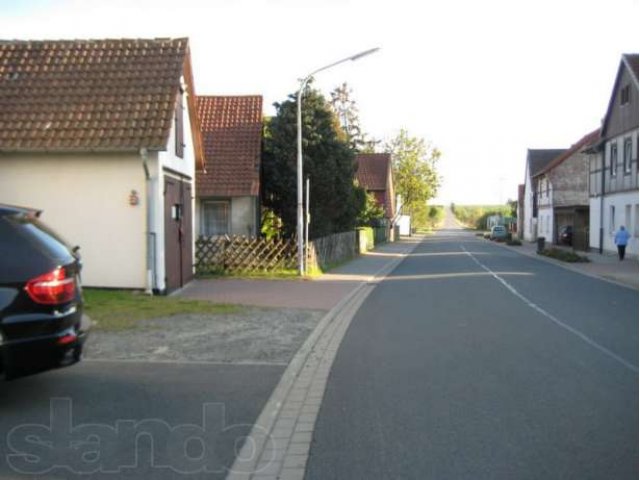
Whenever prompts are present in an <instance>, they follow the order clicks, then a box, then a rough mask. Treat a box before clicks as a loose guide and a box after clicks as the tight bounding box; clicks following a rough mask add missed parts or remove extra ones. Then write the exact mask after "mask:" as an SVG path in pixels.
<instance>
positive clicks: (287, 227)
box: [262, 87, 364, 238]
mask: <svg viewBox="0 0 640 480" xmlns="http://www.w3.org/2000/svg"><path fill="white" fill-rule="evenodd" d="M296 101H297V100H296V94H291V95H290V96H289V98H288V99H287V100H286V101H284V102H282V103H276V104H274V106H275V107H276V115H275V117H273V118H271V119H270V120H269V121H268V122H267V123H266V124H265V129H266V130H267V131H266V132H265V142H264V155H263V172H262V174H263V182H262V184H263V203H264V206H265V207H267V208H269V209H271V210H273V212H274V213H275V214H276V215H277V216H278V217H279V218H280V219H282V223H283V230H284V232H283V233H284V234H285V235H286V236H290V235H293V234H294V233H295V231H296V212H297V193H296V192H297V190H296V189H297V182H296V178H297V172H296V168H297V166H296V158H297V150H296V133H297V126H296V125H297V121H296V111H297V105H296ZM302 151H303V171H304V176H305V177H309V178H310V183H311V191H310V197H311V199H310V214H311V224H310V226H309V236H310V237H312V238H316V237H321V236H324V235H329V234H331V233H336V232H342V231H346V230H350V229H352V228H354V227H355V224H356V218H357V216H358V214H359V213H360V211H361V210H362V209H363V208H364V202H363V200H362V198H361V196H358V194H357V191H358V187H356V185H355V184H354V180H353V179H354V174H355V169H356V164H355V154H354V152H353V150H352V149H351V148H350V146H349V144H348V141H347V136H346V134H345V132H344V131H343V129H342V128H341V127H340V124H339V122H338V119H337V117H336V116H335V114H334V112H333V111H332V110H331V108H330V107H329V105H328V103H327V102H326V100H325V98H324V97H323V96H322V95H321V94H320V93H319V92H318V91H317V90H314V89H312V88H310V87H307V89H306V90H305V92H304V95H303V102H302Z"/></svg>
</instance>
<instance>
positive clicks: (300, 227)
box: [296, 48, 380, 276]
mask: <svg viewBox="0 0 640 480" xmlns="http://www.w3.org/2000/svg"><path fill="white" fill-rule="evenodd" d="M378 50H380V49H379V48H371V49H369V50H365V51H363V52H360V53H356V54H355V55H352V56H350V57H347V58H343V59H342V60H338V61H337V62H333V63H330V64H329V65H325V66H324V67H321V68H318V69H317V70H314V71H313V72H311V73H310V74H309V75H307V76H306V77H304V78H303V79H302V80H300V89H299V90H298V161H297V176H298V215H297V217H298V225H297V228H296V234H297V236H298V275H300V276H302V275H304V271H305V268H304V238H303V232H304V221H303V211H302V196H303V195H302V92H304V89H305V87H306V86H307V83H309V80H311V78H312V77H313V76H314V75H315V74H316V73H319V72H322V71H323V70H328V69H330V68H332V67H335V66H336V65H340V64H341V63H345V62H348V61H349V60H351V61H355V60H359V59H361V58H362V57H366V56H367V55H371V54H372V53H375V52H377V51H378Z"/></svg>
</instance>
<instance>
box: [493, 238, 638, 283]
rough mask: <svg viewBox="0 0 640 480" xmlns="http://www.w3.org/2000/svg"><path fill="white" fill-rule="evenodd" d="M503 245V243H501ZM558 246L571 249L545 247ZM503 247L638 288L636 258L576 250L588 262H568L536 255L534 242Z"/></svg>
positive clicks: (548, 246)
mask: <svg viewBox="0 0 640 480" xmlns="http://www.w3.org/2000/svg"><path fill="white" fill-rule="evenodd" d="M501 245H503V244H501ZM550 247H553V248H559V249H562V250H567V251H571V248H570V247H564V246H559V245H548V244H547V248H550ZM505 248H510V249H513V250H514V251H517V252H520V253H523V254H525V255H529V256H532V257H536V258H539V259H541V260H545V261H548V262H551V263H555V264H557V265H561V266H563V267H565V268H568V269H570V270H573V271H576V272H580V273H583V274H585V275H590V276H592V277H598V278H602V279H605V280H609V281H613V282H616V283H619V284H621V285H624V286H627V287H631V288H635V289H636V290H637V289H638V259H637V258H629V257H627V258H625V259H624V260H623V261H620V260H618V256H617V254H611V253H604V254H602V255H601V254H599V253H597V252H580V251H576V253H577V254H578V255H584V256H586V257H588V258H589V262H588V263H568V262H563V261H561V260H556V259H553V258H549V257H546V256H544V255H538V254H537V253H536V249H537V245H536V243H530V242H523V243H522V246H519V247H516V246H514V247H510V246H506V245H505Z"/></svg>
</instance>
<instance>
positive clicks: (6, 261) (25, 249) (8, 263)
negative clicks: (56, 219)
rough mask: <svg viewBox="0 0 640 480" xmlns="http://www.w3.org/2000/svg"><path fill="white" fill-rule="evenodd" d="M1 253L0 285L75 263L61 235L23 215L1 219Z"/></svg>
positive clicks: (0, 217) (27, 215)
mask: <svg viewBox="0 0 640 480" xmlns="http://www.w3.org/2000/svg"><path fill="white" fill-rule="evenodd" d="M0 252H1V253H0V282H9V281H19V280H22V279H23V278H22V277H23V276H25V275H33V274H37V273H38V272H39V271H40V270H42V269H46V268H49V267H50V266H55V265H67V264H69V263H71V262H73V261H74V260H75V259H74V257H73V256H72V254H71V251H70V248H69V246H68V245H67V244H66V242H65V241H64V240H63V239H62V238H61V237H60V236H59V235H57V234H56V233H55V232H54V231H53V230H51V229H50V228H49V227H47V226H46V225H45V224H44V223H42V222H41V221H39V220H38V219H37V218H35V217H34V216H33V215H30V214H28V213H23V212H19V213H15V214H10V215H3V216H0Z"/></svg>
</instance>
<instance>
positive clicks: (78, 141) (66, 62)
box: [0, 38, 198, 151]
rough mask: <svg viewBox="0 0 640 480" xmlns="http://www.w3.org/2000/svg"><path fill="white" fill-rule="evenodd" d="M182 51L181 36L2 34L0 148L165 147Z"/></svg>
mask: <svg viewBox="0 0 640 480" xmlns="http://www.w3.org/2000/svg"><path fill="white" fill-rule="evenodd" d="M188 57H189V47H188V39H186V38H180V39H149V40H146V39H118V40H56V41H48V40H46V41H17V40H15V41H14V40H12V41H0V151H94V150H96V151H121V150H122V151H129V150H138V149H140V148H142V147H144V148H147V149H149V150H165V149H166V147H167V142H168V138H169V132H170V129H171V125H172V122H173V116H174V112H175V105H176V96H177V92H178V88H179V86H180V77H181V76H182V75H183V73H185V77H188V79H187V78H185V80H186V81H189V80H190V79H191V75H190V71H189V72H188V71H186V70H185V68H186V69H190V66H189V65H190V62H189V58H188ZM185 63H186V67H185ZM189 87H192V85H189ZM190 93H192V94H193V93H194V92H193V91H191V92H190ZM197 149H198V147H197V146H196V150H197Z"/></svg>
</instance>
